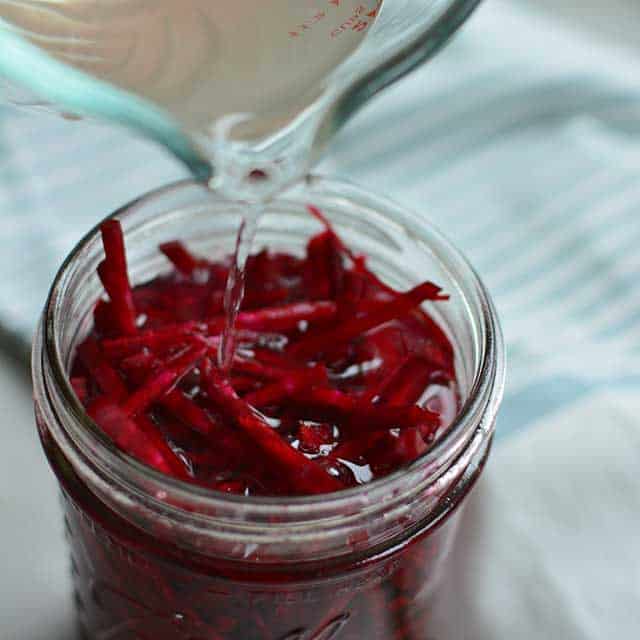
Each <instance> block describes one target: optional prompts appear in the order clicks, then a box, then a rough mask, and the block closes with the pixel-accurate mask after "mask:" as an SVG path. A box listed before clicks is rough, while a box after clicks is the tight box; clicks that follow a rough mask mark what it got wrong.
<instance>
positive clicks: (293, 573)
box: [33, 177, 505, 640]
mask: <svg viewBox="0 0 640 640" xmlns="http://www.w3.org/2000/svg"><path fill="white" fill-rule="evenodd" d="M306 203H313V204H315V205H317V206H318V207H320V208H321V209H322V211H323V212H324V213H325V214H326V216H327V217H328V218H329V219H330V220H331V222H332V223H333V225H334V226H335V229H336V231H337V232H338V233H339V234H340V235H341V236H342V237H343V238H344V240H345V241H346V243H347V244H348V245H349V246H350V247H352V248H353V249H354V250H356V251H358V252H361V253H364V254H366V255H368V256H369V260H370V262H369V264H370V266H371V268H372V269H373V270H374V271H375V272H377V273H378V275H380V276H381V277H382V278H383V279H385V280H386V281H387V282H389V284H391V285H393V286H396V287H398V288H408V287H409V286H412V285H414V284H416V283H418V282H419V281H423V280H425V279H431V280H433V281H434V282H437V283H438V284H440V285H441V286H442V287H443V288H444V289H445V290H446V291H447V292H448V293H450V294H451V300H450V301H449V302H448V303H447V304H440V305H437V306H436V305H429V311H430V313H431V314H432V315H433V317H434V319H436V320H437V321H438V322H439V323H440V324H441V326H443V327H444V328H445V329H446V331H447V332H448V334H449V336H450V339H451V341H452V344H453V347H454V350H455V352H456V366H457V375H458V382H459V388H460V395H461V398H460V410H459V414H458V416H457V417H456V418H455V420H454V421H453V423H452V425H451V427H450V428H449V429H448V430H447V431H446V432H445V433H444V434H443V435H442V436H441V437H440V438H439V440H438V441H437V442H436V443H435V445H434V446H433V447H432V448H431V449H430V450H429V451H428V452H427V453H425V454H424V455H423V456H422V457H420V458H419V459H417V460H416V461H415V462H413V463H412V464H411V466H409V467H407V468H403V469H401V470H399V471H396V472H394V473H392V474H391V475H389V476H387V477H384V478H381V479H378V480H376V481H374V482H372V483H370V484H367V485H363V486H359V487H356V488H352V489H348V490H345V491H343V492H340V493H336V494H329V495H321V496H313V497H293V498H281V497H280V498H270V497H240V496H234V495H228V494H222V493H218V492H215V491H213V490H208V489H205V488H201V487H196V486H192V485H188V484H185V483H183V482H181V481H179V480H175V479H173V478H169V477H166V476H163V475H161V474H159V473H157V472H156V471H154V470H153V469H151V468H148V467H146V466H144V465H142V464H140V463H139V462H137V461H136V460H134V459H132V458H130V457H129V456H127V455H126V454H124V453H123V452H121V451H120V450H118V449H117V448H115V446H114V445H113V444H112V443H111V442H110V441H109V440H108V439H107V438H106V436H105V435H104V434H103V433H102V432H101V431H100V430H99V429H98V428H97V427H96V425H95V424H93V422H92V421H91V420H90V419H89V418H88V416H87V415H86V414H85V412H84V411H83V408H82V406H81V405H80V403H79V402H78V400H77V399H76V397H75V395H74V394H73V391H72V389H71V387H70V384H69V382H68V375H67V374H68V372H69V368H70V365H71V360H72V357H73V352H74V346H75V345H77V344H78V342H79V341H80V340H82V338H83V337H84V336H85V335H86V334H87V333H88V331H89V330H90V327H91V323H92V310H93V306H94V303H95V302H96V300H97V299H98V298H99V297H100V295H101V293H102V288H101V285H100V283H99V281H98V278H97V276H96V267H97V265H98V263H99V261H100V260H101V259H102V257H103V251H102V245H101V242H100V237H99V233H98V231H97V229H94V230H93V231H91V232H90V233H89V234H88V235H87V236H85V238H84V239H83V240H82V241H81V242H80V243H79V244H78V245H77V247H76V248H75V249H74V250H73V251H72V253H71V254H70V256H69V257H68V258H67V259H66V261H65V262H64V264H63V266H62V268H61V269H60V271H59V273H58V275H57V276H56V279H55V282H54V284H53V287H52V289H51V293H50V296H49V299H48V301H47V304H46V308H45V310H44V314H43V317H42V321H41V323H40V326H39V328H38V331H37V334H36V337H35V343H34V349H33V379H34V388H35V405H36V418H37V423H38V428H39V432H40V436H41V439H42V443H43V446H44V449H45V451H46V454H47V456H48V459H49V462H50V464H51V466H52V467H53V470H54V471H55V473H56V475H57V477H58V479H59V482H60V486H61V489H62V495H63V505H64V511H65V522H66V531H67V535H68V539H69V544H70V547H71V559H72V573H73V582H74V593H75V601H76V605H77V614H78V620H79V624H80V628H81V633H82V635H83V637H85V638H94V639H96V640H97V639H100V640H107V639H108V640H334V639H336V640H391V639H394V640H401V639H404V640H424V638H426V637H427V636H428V634H429V628H430V627H429V625H430V618H431V614H432V609H431V606H432V601H433V597H434V595H436V594H437V590H438V584H439V581H440V579H441V577H442V575H443V573H444V572H445V571H446V558H447V555H448V553H449V551H450V548H451V544H452V542H453V539H454V535H455V529H456V523H457V522H458V520H459V517H460V513H461V508H460V507H461V505H462V503H463V501H464V499H465V497H466V496H467V494H468V493H469V491H470V489H471V488H472V486H473V485H474V483H475V481H476V479H477V478H478V476H479V474H480V472H481V470H482V468H483V465H484V463H485V461H486V459H487V456H488V453H489V448H490V444H491V439H492V434H493V431H494V424H495V418H496V412H497V410H498V406H499V404H500V400H501V396H502V390H503V384H504V369H505V361H504V349H503V342H502V337H501V333H500V328H499V325H498V321H497V318H496V314H495V310H494V307H493V305H492V303H491V300H490V299H489V296H488V294H487V292H486V290H485V288H484V287H483V285H482V283H481V282H480V280H479V279H478V277H477V275H476V274H475V273H474V271H473V270H472V268H471V267H470V266H469V264H468V263H467V262H466V260H465V259H464V258H463V257H462V256H461V255H460V254H459V253H458V252H457V251H456V250H455V249H454V248H453V247H452V246H451V245H450V244H449V243H448V242H447V241H446V240H445V239H444V238H442V236H441V235H440V234H439V233H438V232H437V231H435V230H434V229H433V228H432V227H430V226H429V225H428V224H427V223H426V222H425V220H424V219H423V217H421V216H418V215H415V214H411V213H408V212H406V211H404V210H402V209H401V208H399V207H398V206H396V205H394V204H393V203H391V202H388V201H387V200H384V199H381V198H379V197H374V196H371V195H369V194H368V193H364V192H363V191H361V190H359V189H357V188H355V187H353V186H350V185H348V184H345V183H342V182H334V181H329V180H326V179H321V178H317V177H309V178H307V179H306V180H305V181H304V182H303V183H301V184H299V185H298V186H297V187H296V188H295V189H294V190H292V191H290V192H288V193H286V194H284V195H283V196H282V197H281V198H280V199H278V200H276V201H274V202H272V203H271V204H270V205H269V206H268V207H267V211H266V215H265V216H264V218H263V219H262V221H261V224H260V228H259V231H258V235H257V239H256V245H257V246H256V249H257V248H260V247H263V246H268V247H271V248H274V249H280V250H286V251H290V252H297V253H301V252H302V251H303V250H304V246H305V242H306V240H307V239H308V237H309V236H310V235H311V234H312V233H313V232H315V231H317V230H318V229H319V227H318V222H317V221H316V220H315V219H313V218H312V217H311V216H309V215H308V213H307V212H306V210H305V204H306ZM240 214H241V210H240V209H239V207H238V205H237V204H236V205H234V204H230V203H229V202H227V201H225V200H224V199H222V198H221V197H220V196H218V195H216V194H215V193H212V192H210V191H207V190H206V189H205V188H204V187H202V186H201V185H199V184H196V183H192V182H182V183H178V184H175V185H171V186H168V187H166V188H162V189H159V190H157V191H155V192H153V193H150V194H148V195H146V196H143V197H141V198H140V199H138V200H135V201H134V202H132V203H130V204H128V205H127V206H125V207H123V208H122V209H120V210H119V211H117V212H116V213H115V214H114V215H116V216H117V217H118V218H119V219H120V221H121V222H122V225H123V229H124V231H125V236H126V241H127V247H128V257H129V268H130V272H131V276H132V281H133V282H134V283H139V282H142V281H145V280H148V279H150V278H152V277H153V276H155V275H157V274H158V273H160V272H161V271H163V270H165V269H166V268H167V266H166V262H165V261H164V260H163V259H162V257H161V256H160V254H159V252H158V251H157V246H158V245H159V244H160V243H162V242H165V241H168V240H174V239H180V240H182V241H184V242H186V243H187V244H188V245H189V246H190V247H191V248H193V250H194V251H196V252H200V253H201V254H203V255H208V256H212V257H221V256H222V255H224V254H227V253H229V252H230V250H231V249H232V247H233V243H234V240H235V232H236V229H237V226H238V223H239V219H240Z"/></svg>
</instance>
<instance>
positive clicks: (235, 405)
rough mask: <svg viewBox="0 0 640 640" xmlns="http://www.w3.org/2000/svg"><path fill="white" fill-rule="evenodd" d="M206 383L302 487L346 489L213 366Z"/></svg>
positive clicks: (211, 394) (310, 490)
mask: <svg viewBox="0 0 640 640" xmlns="http://www.w3.org/2000/svg"><path fill="white" fill-rule="evenodd" d="M205 384H206V388H207V393H208V394H209V397H210V398H211V400H212V401H213V402H215V403H216V404H217V405H218V406H219V407H220V410H221V411H223V412H224V413H225V415H226V416H227V417H228V418H229V420H231V421H232V422H233V423H234V424H235V425H236V426H237V427H238V428H239V429H241V430H242V431H243V432H244V433H246V434H247V435H248V436H249V437H250V438H251V440H252V441H253V442H254V443H255V444H257V445H258V446H259V447H260V448H261V449H262V451H263V452H264V453H265V454H266V455H267V456H268V457H269V458H270V459H271V460H272V461H273V462H274V463H276V465H277V468H279V469H280V471H281V472H282V473H283V474H284V475H285V476H287V477H288V478H289V479H290V481H292V482H294V483H295V485H296V486H297V487H298V488H299V489H302V490H303V491H304V492H305V493H309V494H318V493H330V492H333V491H339V490H340V489H342V488H344V487H343V485H342V483H341V482H340V481H339V480H338V479H337V478H334V477H332V476H330V475H329V474H328V473H327V472H326V471H325V470H324V469H323V468H322V467H320V466H319V465H317V464H316V463H315V462H313V461H312V460H309V459H308V458H306V457H305V456H304V454H302V453H300V452H299V451H297V450H296V449H293V448H292V447H291V446H290V445H289V444H288V443H287V442H285V441H284V440H283V439H282V438H281V437H280V436H279V435H278V434H277V433H276V432H275V431H274V430H273V429H272V428H271V427H270V426H269V425H268V424H267V423H266V422H265V420H264V419H263V418H262V417H261V416H260V415H259V414H257V413H256V412H255V411H254V410H253V409H252V408H251V407H250V406H249V405H248V404H247V403H246V402H245V401H244V400H243V399H242V398H240V397H239V396H238V395H237V394H236V392H235V391H234V390H233V388H232V387H231V385H230V384H229V383H228V382H227V381H226V380H225V379H224V378H223V377H222V375H221V374H220V372H219V371H217V370H216V369H215V368H213V367H210V368H209V371H207V372H206V376H205Z"/></svg>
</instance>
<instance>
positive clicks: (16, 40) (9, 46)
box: [0, 19, 211, 180]
mask: <svg viewBox="0 0 640 640" xmlns="http://www.w3.org/2000/svg"><path fill="white" fill-rule="evenodd" d="M0 76H3V77H4V78H5V79H6V80H8V81H9V82H10V83H13V84H14V85H16V86H17V87H24V88H26V89H28V90H29V91H32V92H33V93H34V94H35V95H37V96H38V97H39V98H42V99H44V100H46V101H47V102H50V103H51V104H53V105H56V107H58V106H59V107H61V108H64V109H65V110H68V111H71V112H73V113H77V114H78V115H85V116H89V117H93V118H100V119H104V120H109V121H112V122H116V123H118V124H121V125H123V126H125V127H129V128H131V129H133V130H135V131H136V132H138V133H140V134H142V135H144V136H146V137H147V138H150V139H152V140H155V141H156V142H158V143H159V144H161V145H163V146H164V147H166V148H168V149H169V150H170V151H171V152H172V153H173V154H174V155H175V156H176V157H177V158H178V159H179V160H180V161H182V162H183V163H184V164H185V165H186V166H187V167H188V169H189V171H190V172H191V173H192V174H193V176H194V177H195V178H196V179H199V180H207V179H208V178H209V177H210V174H211V167H210V166H209V165H208V164H207V163H206V162H205V161H204V160H203V158H202V156H201V155H199V154H198V152H197V150H196V148H195V147H194V146H193V144H192V142H191V141H190V139H189V137H188V136H187V135H186V134H185V133H184V132H183V131H182V130H181V129H180V127H179V126H178V125H177V124H176V123H175V122H174V121H173V119H172V118H171V116H170V115H168V114H166V113H164V112H163V111H162V110H161V109H159V108H157V107H156V106H155V105H153V104H152V103H150V102H147V101H145V100H143V99H141V98H138V97H137V96H134V95H133V94H130V93H128V92H126V91H124V90H122V89H118V88H117V87H114V86H113V85H110V84H109V83H107V82H102V81H100V80H98V79H96V78H93V77H91V76H89V75H87V74H85V73H83V72H82V71H78V70H77V69H74V68H73V67H70V66H67V65H65V64H63V63H61V62H58V61H57V60H56V59H54V58H52V57H51V56H49V55H47V54H46V53H44V52H43V51H42V50H40V49H39V48H38V47H36V46H35V45H33V44H31V43H29V42H28V41H27V40H25V39H23V38H22V37H20V35H19V34H18V33H16V32H14V31H13V30H12V27H11V26H10V25H8V24H7V23H6V22H4V21H3V20H1V19H0ZM1 97H2V96H0V99H1Z"/></svg>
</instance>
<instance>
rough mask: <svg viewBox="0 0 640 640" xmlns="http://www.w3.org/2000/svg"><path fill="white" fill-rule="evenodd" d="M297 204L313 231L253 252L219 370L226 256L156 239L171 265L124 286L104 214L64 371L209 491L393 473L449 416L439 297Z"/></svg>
mask: <svg viewBox="0 0 640 640" xmlns="http://www.w3.org/2000/svg"><path fill="white" fill-rule="evenodd" d="M309 210H310V213H311V214H312V215H313V216H315V217H316V218H317V219H318V220H319V221H320V223H321V224H322V226H323V230H322V231H321V232H320V233H318V234H317V235H315V236H313V237H312V238H311V239H310V240H309V242H308V244H307V251H306V255H304V256H303V257H298V256H294V255H290V254H287V253H278V252H271V251H268V250H262V251H260V252H259V253H257V254H255V255H253V256H250V258H249V260H248V263H247V272H246V296H245V298H244V300H243V303H242V307H241V310H240V313H239V315H238V320H237V352H236V354H235V355H234V358H233V360H232V363H231V368H230V369H229V370H228V371H224V372H223V371H221V370H219V369H218V367H217V365H216V362H217V360H216V353H217V348H218V345H219V342H220V339H221V335H222V332H223V331H224V328H225V317H224V315H223V313H222V299H223V295H224V287H225V281H226V276H227V274H228V265H229V261H228V259H227V260H223V261H219V262H214V261H211V260H208V259H206V258H205V257H200V256H196V255H194V254H192V253H191V252H190V251H189V249H188V248H187V246H186V245H185V244H183V243H182V242H181V241H179V240H175V241H172V242H166V243H164V244H162V245H161V246H160V251H161V252H162V254H164V256H165V257H166V258H167V260H168V262H169V264H170V265H171V266H172V267H173V270H172V271H170V272H169V273H168V274H164V275H161V276H158V277H155V278H152V279H149V280H148V281H147V282H145V283H143V284H141V285H139V286H137V287H135V288H134V289H132V288H131V286H130V283H129V277H128V274H127V260H126V255H125V246H124V238H123V234H122V229H121V227H120V224H119V222H118V221H117V220H108V221H107V222H105V223H104V224H103V225H102V227H101V233H102V240H103V244H104V250H105V258H104V260H103V261H102V262H101V263H100V265H99V266H98V275H99V277H100V280H101V282H102V284H103V286H104V289H105V292H106V294H107V299H105V300H100V301H99V302H98V303H97V305H96V308H95V313H94V317H95V325H94V329H93V331H92V333H91V334H90V335H89V336H88V337H87V338H86V339H85V340H84V341H83V342H82V343H81V344H80V345H79V346H78V349H77V351H76V357H75V361H74V364H73V367H72V372H71V383H72V386H73V389H74V390H75V391H76V394H77V395H78V398H79V399H80V401H81V402H82V403H83V405H84V406H85V407H86V409H87V412H88V413H89V415H90V416H91V417H92V418H93V419H94V421H95V422H96V423H97V425H98V426H99V427H100V428H101V429H102V430H103V431H104V432H105V434H106V435H107V436H108V437H109V438H111V440H112V441H113V442H114V443H115V444H116V445H117V446H118V447H119V448H120V449H122V450H123V451H124V452H125V453H127V454H129V455H131V456H133V457H134V458H137V459H138V460H139V461H140V462H142V463H144V464H147V465H149V466H151V467H153V468H155V469H156V470H158V471H160V472H162V473H166V474H168V475H172V476H174V477H177V478H180V479H182V480H186V481H189V482H193V483H196V484H198V485H201V486H206V487H210V488H213V489H217V490H220V491H228V492H234V493H241V494H245V495H255V494H261V495H265V494H266V495H311V494H318V493H330V492H334V491H339V490H341V489H345V488H348V487H351V486H355V485H357V484H359V483H360V482H363V481H365V480H363V478H366V480H367V481H368V480H370V479H372V478H373V479H375V478H376V477H380V476H383V475H385V474H387V473H390V472H391V471H393V470H394V469H397V468H398V467H400V466H402V465H405V464H408V463H410V462H411V461H412V460H413V459H415V458H416V457H417V456H418V455H420V454H421V453H423V452H424V451H426V450H427V449H428V447H429V446H431V444H432V443H433V440H434V439H435V438H436V437H437V434H438V433H439V432H440V431H441V430H442V429H445V428H446V427H447V425H446V424H443V420H442V418H441V415H447V416H451V415H452V411H451V406H450V405H451V402H453V401H455V400H452V399H455V398H456V397H457V396H456V380H455V368H454V361H453V349H452V347H451V344H450V342H449V340H448V338H447V336H446V333H445V332H444V331H443V330H442V328H441V327H440V326H439V325H438V324H437V323H436V322H435V321H434V319H433V318H432V317H431V316H430V315H429V314H428V313H427V311H426V310H425V309H424V308H423V307H422V305H423V303H425V302H427V301H429V302H431V303H437V304H441V303H445V301H446V300H447V299H448V296H446V295H445V294H443V293H442V291H441V289H440V288H439V287H438V286H437V285H435V284H433V283H431V282H424V283H422V284H419V285H417V286H415V287H413V288H411V289H409V290H408V291H405V292H398V291H395V290H394V289H392V288H391V287H389V286H388V285H386V284H385V283H383V282H382V281H380V279H379V278H378V277H377V276H376V275H375V274H374V273H373V272H372V271H370V270H369V268H368V266H367V261H366V258H365V257H363V256H359V255H357V254H356V253H354V252H353V251H351V250H350V249H348V248H347V247H346V245H345V244H344V242H343V241H342V240H341V239H340V238H339V237H338V235H337V234H336V233H335V231H334V230H333V229H332V228H331V225H330V224H329V222H328V220H327V219H326V217H325V216H324V215H323V214H322V213H321V212H320V211H318V210H317V209H315V208H314V207H310V208H309ZM134 301H135V303H134ZM447 403H448V404H447ZM445 409H446V411H445ZM453 413H455V411H454V412H453ZM355 468H359V469H367V472H366V473H359V474H356V473H354V471H353V470H354V469H355Z"/></svg>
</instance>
